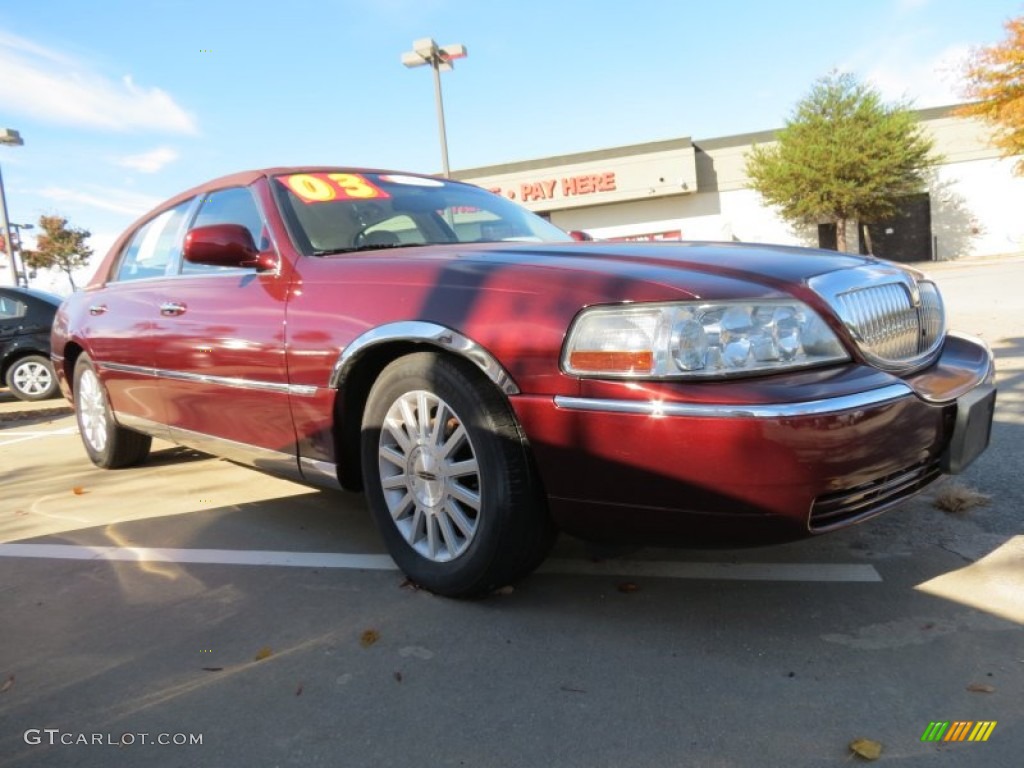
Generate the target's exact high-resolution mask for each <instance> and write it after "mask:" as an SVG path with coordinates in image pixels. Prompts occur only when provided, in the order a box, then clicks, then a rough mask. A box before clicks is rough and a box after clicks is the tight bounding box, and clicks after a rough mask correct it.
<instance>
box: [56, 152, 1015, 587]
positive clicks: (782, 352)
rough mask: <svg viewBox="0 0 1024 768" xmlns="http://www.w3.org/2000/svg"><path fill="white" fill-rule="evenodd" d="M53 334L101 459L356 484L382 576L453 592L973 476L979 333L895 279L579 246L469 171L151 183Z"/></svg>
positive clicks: (982, 421) (746, 534)
mask: <svg viewBox="0 0 1024 768" xmlns="http://www.w3.org/2000/svg"><path fill="white" fill-rule="evenodd" d="M52 348H53V359H54V363H55V368H56V372H57V377H58V380H59V383H60V387H61V389H62V391H63V392H64V395H65V396H66V397H67V398H68V399H69V400H70V401H71V402H72V404H73V405H74V409H75V412H76V414H77V419H78V425H79V427H80V431H81V436H82V441H83V445H84V448H85V451H86V453H87V454H88V456H89V458H90V459H91V460H92V462H93V463H95V464H96V465H97V466H99V467H104V468H115V467H127V466H130V465H135V464H138V463H139V462H142V461H144V460H145V459H146V457H147V454H148V453H149V450H150V444H151V440H152V438H159V439H162V440H167V441H171V442H173V443H177V444H180V445H185V446H191V447H193V448H195V449H198V450H200V451H203V452H207V453H210V454H215V455H220V456H224V457H227V458H229V459H230V460H232V461H235V462H239V463H243V464H246V465H249V466H252V467H254V468H256V469H258V470H262V471H266V472H273V473H279V474H282V475H285V476H288V477H291V478H295V479H298V480H300V481H303V482H306V483H311V484H315V485H320V486H327V487H332V488H342V489H348V490H353V491H360V490H361V491H363V492H365V494H366V496H367V500H368V503H369V507H370V510H371V514H372V516H373V519H374V521H375V523H376V525H377V527H378V528H379V530H380V534H381V537H382V539H383V542H384V544H385V546H386V547H387V549H388V551H389V553H390V555H391V556H392V557H393V559H394V560H395V562H396V563H397V564H398V566H399V567H400V568H401V569H402V570H403V571H404V572H405V573H406V574H407V575H408V577H409V578H410V579H411V580H412V581H414V582H416V583H418V584H420V585H422V586H423V587H425V588H427V589H430V590H433V591H434V592H437V593H440V594H444V595H451V596H467V595H476V594H481V593H486V592H488V591H489V590H493V589H495V588H496V587H500V586H502V585H505V584H508V583H510V582H512V581H514V580H516V579H518V578H521V577H522V576H524V575H525V574H527V573H529V572H530V571H531V570H533V569H534V568H535V567H536V566H537V565H539V564H540V563H541V562H542V560H543V559H544V557H545V556H546V554H547V553H548V551H549V549H550V547H551V545H552V542H553V541H554V538H555V535H556V533H557V532H558V531H564V532H567V533H569V534H572V535H576V536H579V537H584V538H588V539H595V540H604V541H612V542H627V541H628V542H631V543H636V542H640V543H643V542H648V543H657V544H680V543H683V544H696V543H700V542H704V541H712V540H714V541H719V540H723V539H724V540H730V541H743V542H748V543H767V542H771V541H780V540H786V539H794V538H799V537H803V536H810V535H816V534H821V533H825V532H828V531H833V530H836V529H840V528H843V527H845V526H849V525H851V524H855V523H859V522H861V521H863V520H866V519H867V518H870V517H872V516H874V515H877V514H879V513H880V512H883V511H884V510H887V509H890V508H892V507H894V506H896V505H898V504H899V503H900V502H902V501H904V500H906V499H908V498H909V497H911V496H913V495H914V494H916V493H918V492H920V491H921V490H922V489H924V488H926V487H927V486H928V485H929V484H931V483H932V482H934V481H935V480H936V479H938V478H939V477H940V476H941V475H943V474H944V473H957V472H960V471H962V470H963V469H964V468H965V467H966V466H967V465H968V464H970V462H971V461H973V460H974V459H975V458H976V457H977V456H978V455H979V454H980V453H981V452H982V451H984V450H985V448H986V446H987V445H988V440H989V432H990V429H991V423H992V414H993V407H994V402H995V388H994V385H993V381H994V370H993V362H992V356H991V353H990V352H989V350H988V348H987V347H986V346H985V345H984V344H983V343H981V342H979V341H977V340H974V339H971V338H969V337H967V336H962V335H957V334H955V333H952V332H949V331H947V328H946V322H945V313H944V309H943V302H942V297H941V296H940V293H939V289H938V288H937V286H936V285H935V283H934V282H932V281H931V280H929V279H928V278H927V277H925V276H924V275H923V274H921V273H919V272H917V271H914V270H912V269H909V268H906V267H903V266H898V265H895V264H891V263H887V262H884V261H880V260H878V259H874V258H871V257H865V256H856V255H850V254H843V253H835V252H829V251H822V250H811V249H801V248H793V247H783V246H776V245H746V244H739V243H620V242H617V243H613V242H600V241H590V242H575V241H573V239H572V238H570V237H569V236H568V235H566V234H565V233H564V232H562V231H561V230H560V229H558V228H556V227H555V226H553V225H552V224H550V223H549V222H547V221H545V220H543V219H542V218H540V217H537V216H535V215H533V214H531V213H530V212H528V211H527V210H525V209H524V208H522V207H520V206H519V205H518V204H516V203H514V202H511V201H510V200H507V199H505V198H503V197H500V196H498V195H494V194H491V193H489V192H487V191H485V190H483V189H480V188H478V187H475V186H472V185H469V184H465V183H460V182H454V181H447V180H442V179H438V178H434V177H431V176H425V175H418V174H413V173H399V172H393V171H378V170H365V169H351V168H333V167H312V168H273V169H268V170H261V171H251V172H245V173H238V174H235V175H232V176H227V177H224V178H220V179H217V180H215V181H211V182H209V183H207V184H203V185H201V186H198V187H196V188H194V189H191V190H189V191H187V192H183V193H182V194H180V195H177V196H176V197H173V198H171V199H170V200H168V201H167V202H165V203H163V204H162V205H160V206H159V207H158V208H156V209H155V210H153V211H152V212H151V213H149V214H147V215H145V216H143V217H142V218H141V219H139V220H138V221H137V222H135V223H134V224H133V225H132V226H131V227H130V228H129V229H128V230H127V231H126V232H125V233H124V234H123V235H122V236H121V237H120V239H119V240H117V242H116V243H115V244H114V246H113V247H112V249H111V250H110V252H109V254H108V255H107V256H106V258H105V260H104V261H103V262H102V264H101V265H100V267H99V269H98V271H97V272H96V275H95V276H94V277H93V278H92V280H91V282H90V283H89V285H88V286H87V287H86V288H85V290H82V291H79V292H78V293H75V294H74V295H72V296H71V297H69V298H68V299H67V300H66V301H65V302H64V303H63V305H62V306H61V309H60V311H59V313H58V316H57V318H56V321H55V324H54V329H53V345H52ZM327 498H333V497H330V496H328V497H327ZM139 503H142V502H141V501H140V502H139ZM339 545H340V546H343V545H341V544H340V543H339Z"/></svg>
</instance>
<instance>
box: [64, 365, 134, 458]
mask: <svg viewBox="0 0 1024 768" xmlns="http://www.w3.org/2000/svg"><path fill="white" fill-rule="evenodd" d="M74 395H75V415H76V417H77V418H78V431H79V432H80V433H81V436H82V444H83V445H84V446H85V452H86V453H87V454H89V458H90V459H91V460H92V463H93V464H95V465H96V466H98V467H103V468H104V469H118V468H120V467H130V466H132V465H133V464H138V463H139V462H141V461H143V460H144V459H145V458H146V456H148V455H149V448H150V445H152V443H153V438H151V437H150V436H149V435H143V434H141V433H139V432H135V431H133V430H130V429H125V428H124V427H122V426H119V425H118V423H117V422H116V421H114V416H113V414H112V413H111V412H110V405H109V404H108V403H107V393H106V391H105V390H104V389H103V384H102V383H101V382H100V377H99V376H97V375H96V369H95V368H94V367H93V364H92V361H91V360H90V359H89V357H88V356H87V355H82V356H81V357H79V358H78V362H77V363H76V364H75V388H74Z"/></svg>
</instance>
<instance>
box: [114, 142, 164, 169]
mask: <svg viewBox="0 0 1024 768" xmlns="http://www.w3.org/2000/svg"><path fill="white" fill-rule="evenodd" d="M177 159H178V153H177V152H175V151H174V150H173V149H171V148H170V147H157V148H156V149H153V150H150V151H149V152H142V153H140V154H138V155H127V156H125V157H122V158H120V159H118V160H115V162H116V163H117V164H118V165H120V166H121V167H123V168H131V169H132V170H135V171H139V173H156V172H157V171H159V170H160V169H161V168H163V167H164V166H165V165H167V164H168V163H172V162H174V161H175V160H177Z"/></svg>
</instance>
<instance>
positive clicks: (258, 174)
mask: <svg viewBox="0 0 1024 768" xmlns="http://www.w3.org/2000/svg"><path fill="white" fill-rule="evenodd" d="M337 172H344V173H385V174H387V173H390V174H395V175H402V176H422V177H424V178H437V176H436V174H430V173H417V172H414V171H396V170H393V169H387V168H355V167H352V166H347V165H297V166H276V167H273V168H260V169H255V170H250V171H238V172H237V173H230V174H228V175H226V176H219V177H217V178H215V179H210V180H209V181H205V182H203V183H202V184H197V185H196V186H194V187H192V188H190V189H186V190H185V191H184V192H180V193H179V194H177V195H175V196H174V197H172V198H170V199H169V200H165V201H164V202H162V203H161V204H160V205H159V206H158V207H159V208H166V207H168V206H174V205H177V204H178V203H180V202H182V201H184V200H188V199H189V198H190V197H195V196H196V195H197V194H199V193H200V192H209V191H211V190H214V189H223V188H224V187H245V186H248V185H250V184H252V183H253V182H254V181H256V180H257V179H261V178H264V177H267V178H270V177H273V176H288V175H291V174H293V173H337ZM446 181H450V182H452V183H453V184H463V185H465V184H466V182H462V181H458V180H457V179H446ZM153 210H154V211H155V210H157V209H156V208H154V209H153ZM148 215H149V214H147V216H148ZM143 218H145V217H143Z"/></svg>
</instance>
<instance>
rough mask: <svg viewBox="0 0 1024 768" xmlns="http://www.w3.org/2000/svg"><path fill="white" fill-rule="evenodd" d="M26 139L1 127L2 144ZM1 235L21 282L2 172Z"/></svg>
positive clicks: (13, 272) (16, 281) (15, 144)
mask: <svg viewBox="0 0 1024 768" xmlns="http://www.w3.org/2000/svg"><path fill="white" fill-rule="evenodd" d="M24 143H25V141H24V140H23V139H22V138H21V134H20V133H18V132H17V131H15V130H13V129H11V128H0V144H3V145H4V146H8V147H20V146H21V145H22V144H24ZM0 217H2V219H0V237H2V239H3V241H4V255H5V256H6V257H7V263H8V264H10V265H11V279H12V280H13V281H14V283H13V284H14V285H19V284H20V283H21V277H20V275H19V274H18V264H17V262H15V260H14V246H13V245H12V244H11V227H10V224H9V222H8V219H7V198H6V196H5V195H4V176H3V173H0Z"/></svg>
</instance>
